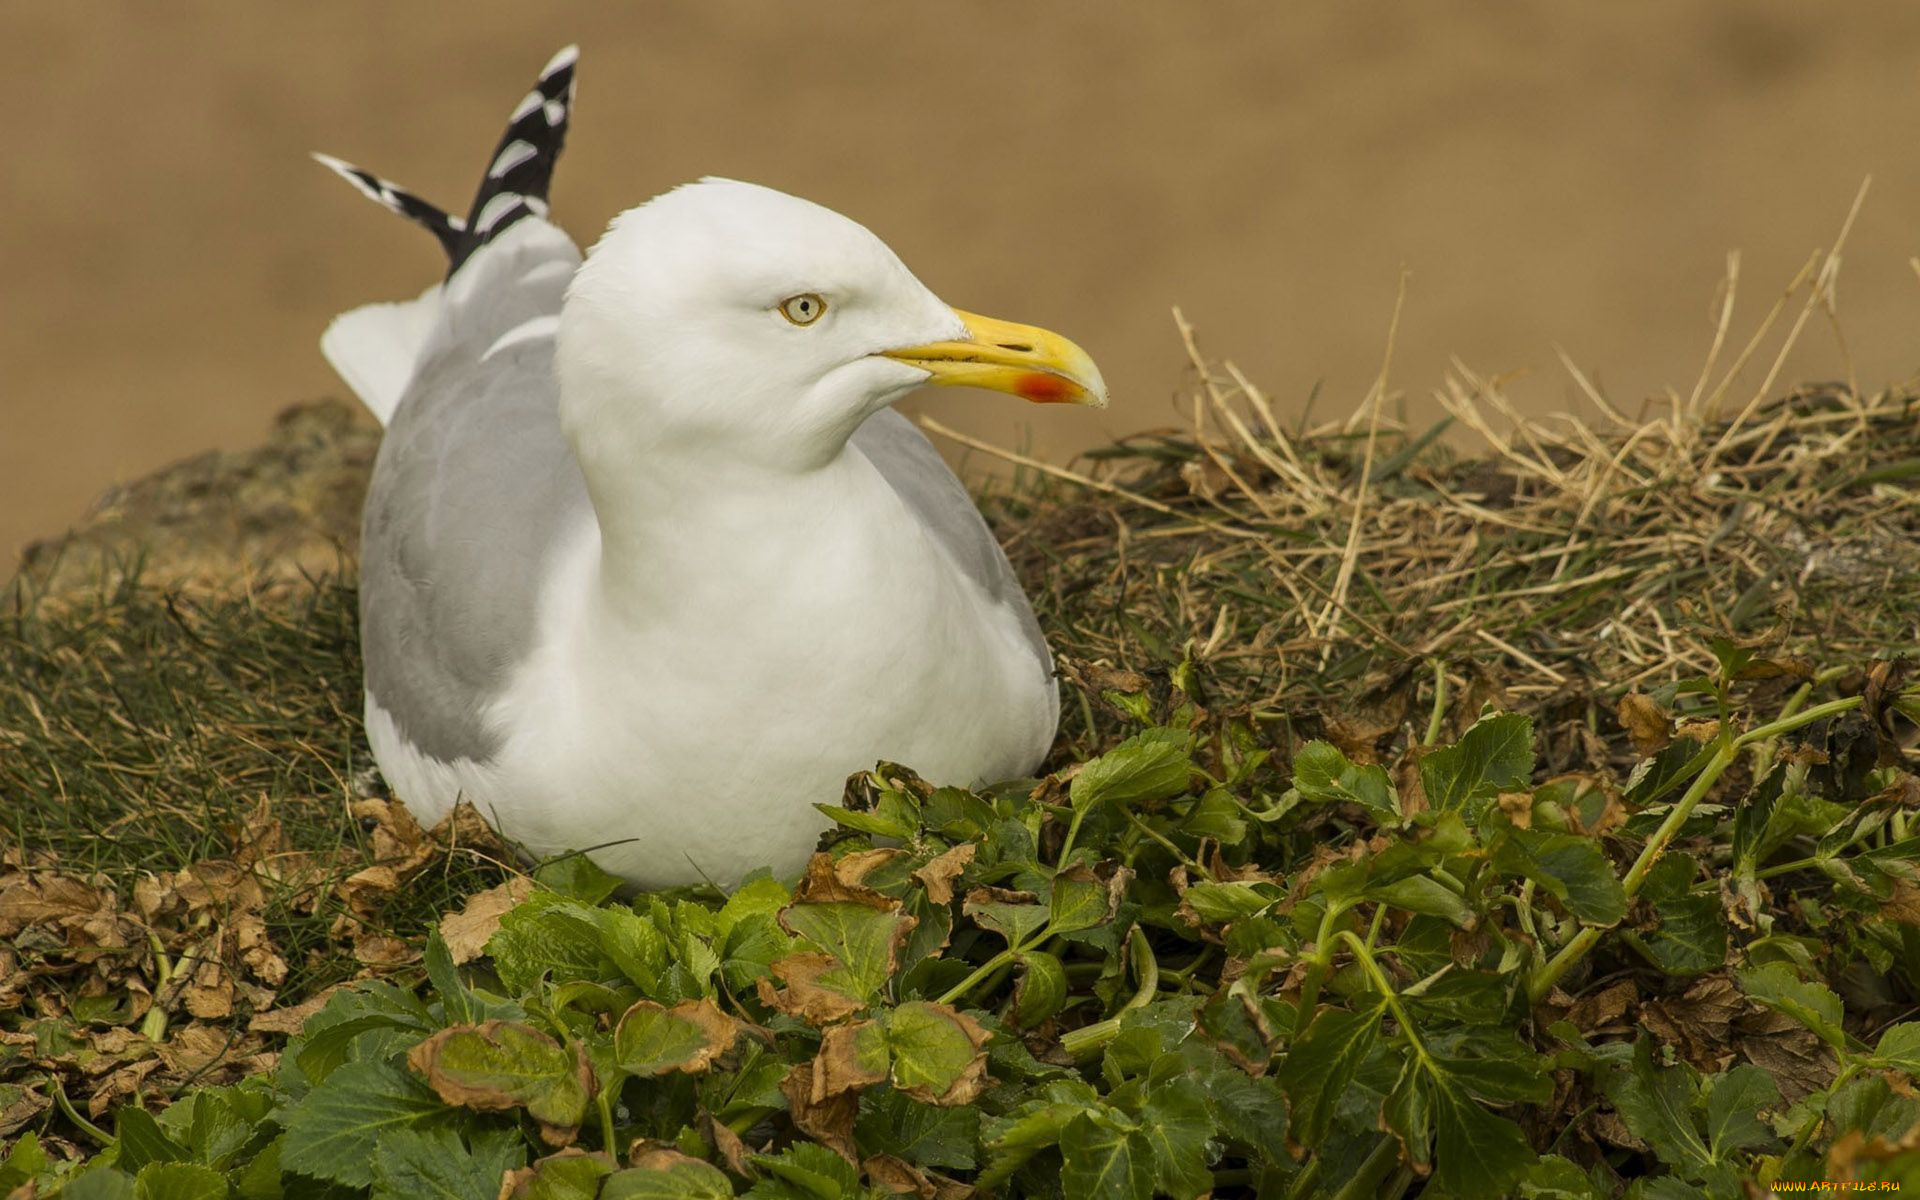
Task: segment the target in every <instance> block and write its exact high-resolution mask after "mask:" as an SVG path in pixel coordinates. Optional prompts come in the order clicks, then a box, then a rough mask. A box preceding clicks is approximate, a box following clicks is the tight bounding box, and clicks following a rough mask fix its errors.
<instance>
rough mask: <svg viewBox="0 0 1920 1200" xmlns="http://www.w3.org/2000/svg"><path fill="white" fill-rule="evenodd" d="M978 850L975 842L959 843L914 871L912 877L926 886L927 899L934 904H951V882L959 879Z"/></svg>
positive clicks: (978, 847)
mask: <svg viewBox="0 0 1920 1200" xmlns="http://www.w3.org/2000/svg"><path fill="white" fill-rule="evenodd" d="M979 850H980V846H979V844H978V843H977V842H961V843H960V844H959V845H958V846H955V847H953V848H952V849H950V850H947V851H945V852H944V853H942V854H940V855H939V856H938V857H936V858H934V859H933V860H932V861H930V862H928V863H927V865H926V866H924V867H921V868H920V869H919V870H917V871H915V872H914V873H913V877H914V878H915V879H918V880H919V881H920V882H921V883H923V884H925V885H926V888H927V899H929V900H931V901H933V902H934V903H935V904H951V903H952V902H953V881H954V880H956V879H958V878H960V875H961V873H962V872H963V871H965V870H966V869H967V864H968V863H970V862H972V861H973V856H974V855H975V854H976V853H978V852H979Z"/></svg>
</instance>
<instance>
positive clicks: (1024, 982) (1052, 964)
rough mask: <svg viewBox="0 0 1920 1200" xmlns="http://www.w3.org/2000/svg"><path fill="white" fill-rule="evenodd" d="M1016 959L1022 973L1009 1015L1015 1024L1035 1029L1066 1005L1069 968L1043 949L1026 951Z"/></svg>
mask: <svg viewBox="0 0 1920 1200" xmlns="http://www.w3.org/2000/svg"><path fill="white" fill-rule="evenodd" d="M1014 962H1016V963H1018V964H1019V965H1020V976H1019V978H1017V979H1015V980H1014V983H1013V1008H1012V1011H1011V1013H1010V1015H1011V1016H1012V1018H1013V1023H1014V1025H1015V1026H1016V1027H1018V1028H1020V1029H1032V1028H1034V1027H1035V1026H1037V1025H1039V1024H1040V1023H1041V1022H1042V1021H1045V1020H1046V1019H1047V1018H1048V1017H1051V1016H1053V1015H1054V1014H1055V1013H1058V1012H1059V1011H1060V1010H1061V1009H1062V1008H1064V1007H1065V1006H1066V1003H1067V969H1066V968H1065V967H1064V966H1062V965H1061V964H1060V960H1059V959H1058V958H1055V957H1054V956H1053V955H1051V954H1048V953H1046V952H1045V951H1042V950H1023V951H1021V952H1020V953H1019V954H1016V955H1014Z"/></svg>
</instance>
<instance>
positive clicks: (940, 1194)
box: [860, 1154, 973, 1200]
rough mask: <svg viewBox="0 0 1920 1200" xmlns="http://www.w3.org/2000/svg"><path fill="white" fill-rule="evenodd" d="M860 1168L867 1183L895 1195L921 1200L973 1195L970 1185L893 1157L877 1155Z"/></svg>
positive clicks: (956, 1199) (954, 1199) (964, 1199)
mask: <svg viewBox="0 0 1920 1200" xmlns="http://www.w3.org/2000/svg"><path fill="white" fill-rule="evenodd" d="M860 1166H861V1168H862V1169H864V1170H865V1171H866V1173H867V1182H869V1183H871V1184H872V1185H873V1186H875V1187H877V1188H879V1189H881V1190H882V1191H886V1192H891V1193H892V1194H894V1195H896V1196H918V1197H919V1198H920V1200H967V1198H968V1197H970V1196H972V1195H973V1187H972V1186H971V1185H969V1184H965V1183H961V1182H960V1181H959V1180H957V1179H948V1178H947V1177H946V1176H944V1175H937V1174H935V1173H933V1172H931V1171H923V1170H921V1169H920V1168H919V1167H916V1166H914V1165H913V1164H912V1163H910V1162H907V1161H906V1160H905V1159H901V1158H895V1157H894V1156H893V1155H891V1154H876V1155H874V1156H873V1157H871V1158H869V1159H867V1160H866V1161H864V1162H862V1163H861V1164H860Z"/></svg>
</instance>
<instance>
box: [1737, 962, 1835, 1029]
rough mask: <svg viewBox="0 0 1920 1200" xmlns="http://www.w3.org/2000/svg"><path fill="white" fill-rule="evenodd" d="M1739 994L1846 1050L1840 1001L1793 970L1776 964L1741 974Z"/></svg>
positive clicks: (1830, 990) (1822, 985) (1828, 991)
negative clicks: (1744, 994) (1783, 1015)
mask: <svg viewBox="0 0 1920 1200" xmlns="http://www.w3.org/2000/svg"><path fill="white" fill-rule="evenodd" d="M1740 990H1741V991H1743V992H1745V993H1746V994H1747V997H1748V998H1749V999H1751V1000H1753V1001H1755V1002H1756V1003H1759V1004H1764V1005H1766V1006H1767V1007H1768V1008H1771V1009H1773V1010H1774V1011H1775V1012H1779V1013H1784V1014H1785V1015H1787V1016H1789V1017H1792V1018H1793V1019H1794V1020H1796V1021H1798V1022H1800V1023H1801V1024H1802V1025H1805V1026H1806V1027H1807V1028H1808V1029H1811V1030H1813V1032H1815V1033H1816V1034H1819V1035H1820V1038H1821V1040H1822V1041H1824V1042H1826V1043H1827V1044H1828V1045H1830V1046H1832V1047H1833V1048H1834V1049H1836V1050H1845V1049H1846V1046H1847V1035H1846V1033H1845V1031H1844V1030H1843V1029H1842V1028H1841V1025H1840V1022H1841V1017H1842V1015H1843V1014H1842V1008H1841V1004H1840V997H1839V996H1836V995H1835V994H1834V993H1833V990H1832V989H1831V988H1829V987H1827V986H1826V985H1825V984H1821V983H1807V982H1804V981H1803V980H1801V979H1800V978H1799V977H1798V976H1796V975H1795V974H1794V973H1793V968H1792V967H1789V966H1788V965H1787V964H1785V963H1779V962H1775V963H1768V964H1767V965H1766V966H1764V967H1760V968H1757V969H1755V970H1752V971H1743V972H1741V974H1740Z"/></svg>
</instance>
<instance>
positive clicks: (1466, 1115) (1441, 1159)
mask: <svg viewBox="0 0 1920 1200" xmlns="http://www.w3.org/2000/svg"><path fill="white" fill-rule="evenodd" d="M1433 1124H1434V1133H1435V1136H1434V1155H1433V1183H1434V1186H1435V1187H1436V1188H1439V1189H1440V1190H1442V1191H1444V1192H1446V1193H1448V1194H1451V1195H1456V1196H1504V1195H1506V1194H1507V1193H1509V1192H1511V1191H1512V1190H1513V1187H1514V1184H1515V1183H1516V1182H1517V1181H1518V1180H1519V1178H1520V1176H1521V1175H1522V1174H1524V1173H1525V1172H1526V1170H1527V1168H1529V1167H1531V1166H1532V1165H1533V1164H1534V1161H1535V1157H1536V1156H1535V1155H1534V1152H1533V1147H1532V1146H1530V1145H1528V1144H1527V1139H1526V1135H1525V1134H1523V1133H1521V1132H1520V1127H1519V1126H1518V1125H1515V1124H1514V1123H1513V1122H1512V1121H1509V1120H1507V1119H1506V1118H1505V1117H1496V1116H1494V1115H1493V1114H1492V1113H1490V1112H1488V1111H1487V1110H1486V1109H1484V1108H1481V1107H1480V1105H1479V1104H1477V1103H1476V1102H1475V1101H1474V1100H1473V1098H1472V1097H1471V1096H1468V1095H1467V1094H1466V1093H1465V1092H1464V1091H1460V1090H1457V1089H1456V1088H1454V1087H1453V1086H1451V1085H1450V1084H1449V1083H1448V1082H1447V1081H1446V1078H1445V1077H1444V1076H1442V1077H1440V1078H1439V1079H1437V1080H1436V1082H1435V1084H1434V1088H1433Z"/></svg>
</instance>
